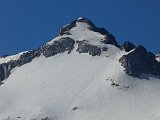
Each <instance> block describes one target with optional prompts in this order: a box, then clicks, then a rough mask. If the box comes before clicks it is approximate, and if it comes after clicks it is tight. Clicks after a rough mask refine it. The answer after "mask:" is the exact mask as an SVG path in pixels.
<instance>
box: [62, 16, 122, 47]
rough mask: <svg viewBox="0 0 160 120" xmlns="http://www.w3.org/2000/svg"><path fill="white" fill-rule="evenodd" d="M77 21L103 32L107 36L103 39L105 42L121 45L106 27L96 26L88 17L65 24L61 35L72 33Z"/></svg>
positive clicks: (93, 29)
mask: <svg viewBox="0 0 160 120" xmlns="http://www.w3.org/2000/svg"><path fill="white" fill-rule="evenodd" d="M77 22H84V23H86V24H88V25H89V28H88V29H89V30H91V31H94V32H98V33H101V34H102V35H104V36H106V37H105V40H103V41H102V42H104V43H105V44H112V45H115V46H117V47H119V45H118V43H117V41H116V40H115V37H114V36H113V35H112V34H110V33H109V32H108V31H107V30H106V29H105V28H98V27H96V26H95V25H94V24H93V23H92V22H91V21H90V20H89V19H87V18H79V19H78V20H74V21H73V22H71V23H70V24H68V25H66V26H64V27H62V28H61V30H60V32H59V35H60V36H61V35H64V34H67V35H71V33H70V32H69V31H70V30H71V29H72V28H73V27H76V23H77Z"/></svg>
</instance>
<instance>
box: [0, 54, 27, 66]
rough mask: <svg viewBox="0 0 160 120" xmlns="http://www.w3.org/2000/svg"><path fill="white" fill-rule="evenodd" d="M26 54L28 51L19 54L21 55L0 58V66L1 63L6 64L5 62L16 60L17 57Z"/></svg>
mask: <svg viewBox="0 0 160 120" xmlns="http://www.w3.org/2000/svg"><path fill="white" fill-rule="evenodd" d="M26 52H28V51H25V52H21V53H18V54H16V55H11V56H6V57H1V58H0V64H2V63H7V62H9V61H11V60H18V59H19V57H20V56H21V55H22V54H23V53H26Z"/></svg>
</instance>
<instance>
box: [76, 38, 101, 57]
mask: <svg viewBox="0 0 160 120" xmlns="http://www.w3.org/2000/svg"><path fill="white" fill-rule="evenodd" d="M77 51H78V52H79V53H89V55H92V56H100V55H101V48H99V47H97V46H94V45H91V44H88V43H87V42H86V41H85V40H83V41H80V42H79V43H78V49H77Z"/></svg>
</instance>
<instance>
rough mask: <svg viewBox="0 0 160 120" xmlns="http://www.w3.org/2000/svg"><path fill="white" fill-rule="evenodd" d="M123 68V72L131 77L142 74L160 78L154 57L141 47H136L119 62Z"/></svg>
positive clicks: (159, 66)
mask: <svg viewBox="0 0 160 120" xmlns="http://www.w3.org/2000/svg"><path fill="white" fill-rule="evenodd" d="M119 61H120V62H121V63H122V66H123V67H124V68H125V72H126V73H127V74H128V75H130V76H133V77H140V76H141V75H142V74H151V75H155V76H160V63H159V62H157V61H156V59H155V55H154V54H153V53H151V52H147V50H146V49H145V48H144V47H143V46H138V47H137V48H136V49H135V50H134V51H133V52H131V53H129V54H128V55H124V56H122V57H121V58H120V60H119Z"/></svg>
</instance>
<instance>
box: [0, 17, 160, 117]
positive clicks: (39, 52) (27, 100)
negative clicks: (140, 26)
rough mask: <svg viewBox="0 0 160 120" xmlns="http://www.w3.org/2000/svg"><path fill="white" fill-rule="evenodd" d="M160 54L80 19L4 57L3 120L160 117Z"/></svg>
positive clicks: (0, 84)
mask: <svg viewBox="0 0 160 120" xmlns="http://www.w3.org/2000/svg"><path fill="white" fill-rule="evenodd" d="M155 57H156V56H155V55H154V54H153V53H151V52H149V51H147V49H146V48H144V47H143V46H138V47H136V46H135V45H134V44H133V43H131V42H129V41H127V42H125V43H124V44H122V45H121V46H120V45H118V43H117V41H116V40H115V37H114V36H113V35H112V34H110V33H109V32H108V31H106V30H105V29H104V28H98V27H96V26H95V25H94V24H93V23H92V22H91V21H90V20H88V19H86V18H79V19H77V20H75V21H73V22H71V23H70V24H68V25H66V26H64V27H63V28H62V29H61V30H60V33H59V35H58V36H57V37H56V38H54V39H53V40H51V41H49V42H47V43H46V44H44V45H42V46H40V47H39V48H37V49H34V50H31V51H26V52H23V53H20V54H17V55H14V56H4V57H0V96H1V99H0V120H100V119H101V120H131V119H132V120H151V119H152V120H157V119H159V118H160V111H159V108H160V105H159V103H160V102H159V99H160V94H159V91H160V63H159V62H158V61H157V60H156V59H155ZM157 58H158V56H157ZM144 74H145V76H144ZM141 76H143V77H141ZM146 79H148V80H146ZM117 108H121V110H119V109H117ZM147 108H150V109H147ZM124 111H125V112H126V114H124Z"/></svg>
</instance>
